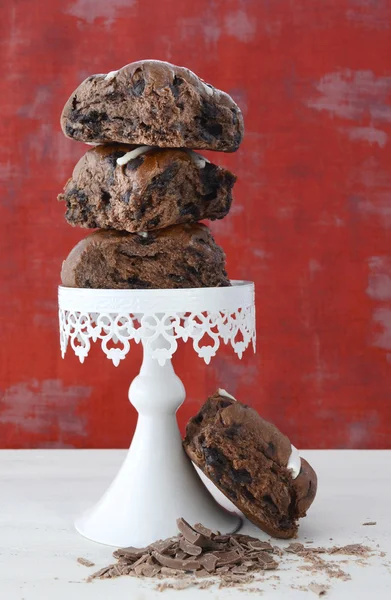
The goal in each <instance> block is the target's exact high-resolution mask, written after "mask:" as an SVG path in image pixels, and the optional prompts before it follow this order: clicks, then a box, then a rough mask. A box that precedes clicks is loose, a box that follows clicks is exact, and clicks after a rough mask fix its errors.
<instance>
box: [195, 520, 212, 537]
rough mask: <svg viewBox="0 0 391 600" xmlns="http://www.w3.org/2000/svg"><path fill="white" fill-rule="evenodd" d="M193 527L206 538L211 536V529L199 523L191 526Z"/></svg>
mask: <svg viewBox="0 0 391 600" xmlns="http://www.w3.org/2000/svg"><path fill="white" fill-rule="evenodd" d="M193 529H195V531H198V533H201V534H202V535H203V536H204V537H206V538H208V539H211V537H212V536H213V531H212V530H211V529H208V528H207V527H205V526H204V525H202V524H201V523H196V524H195V525H194V526H193Z"/></svg>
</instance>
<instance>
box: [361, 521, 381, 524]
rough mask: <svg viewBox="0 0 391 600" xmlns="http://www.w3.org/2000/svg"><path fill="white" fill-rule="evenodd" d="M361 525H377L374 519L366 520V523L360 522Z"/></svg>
mask: <svg viewBox="0 0 391 600" xmlns="http://www.w3.org/2000/svg"><path fill="white" fill-rule="evenodd" d="M362 525H377V522H376V521H368V522H367V523H362Z"/></svg>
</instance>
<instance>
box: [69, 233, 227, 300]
mask: <svg viewBox="0 0 391 600" xmlns="http://www.w3.org/2000/svg"><path fill="white" fill-rule="evenodd" d="M61 279H62V284H63V285H64V286H66V287H80V288H109V289H110V288H111V289H126V288H138V289H155V288H196V287H220V286H228V285H230V282H229V280H228V279H227V274H226V272H225V254H224V252H223V250H222V249H221V248H220V246H218V245H217V244H216V242H215V241H214V238H213V236H212V234H211V232H210V231H209V229H208V227H206V226H205V225H202V224H196V225H174V226H172V227H167V228H166V229H161V230H158V231H156V232H149V233H147V232H142V233H140V234H138V233H127V232H125V231H116V230H114V229H108V230H102V229H101V230H98V231H95V232H94V233H92V234H90V235H89V236H87V237H86V238H84V239H83V240H81V241H80V242H79V243H78V244H77V245H76V246H75V247H74V248H73V250H72V251H71V252H70V254H69V255H68V257H67V258H66V260H65V261H64V263H63V267H62V271H61Z"/></svg>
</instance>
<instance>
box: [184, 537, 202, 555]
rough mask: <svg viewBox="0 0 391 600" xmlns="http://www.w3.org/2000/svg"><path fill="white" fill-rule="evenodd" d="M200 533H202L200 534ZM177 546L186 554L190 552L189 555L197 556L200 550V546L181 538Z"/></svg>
mask: <svg viewBox="0 0 391 600" xmlns="http://www.w3.org/2000/svg"><path fill="white" fill-rule="evenodd" d="M201 535H202V534H201ZM179 547H180V549H181V550H183V552H185V553H186V554H190V555H191V556H198V555H199V554H201V552H202V548H201V546H196V545H195V544H191V543H190V542H188V541H187V540H186V539H182V540H181V541H180V542H179Z"/></svg>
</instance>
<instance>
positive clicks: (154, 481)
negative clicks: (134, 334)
mask: <svg viewBox="0 0 391 600" xmlns="http://www.w3.org/2000/svg"><path fill="white" fill-rule="evenodd" d="M129 399H130V401H131V402H132V404H133V405H134V406H135V408H136V409H137V411H138V413H139V417H138V421H137V427H136V431H135V434H134V437H133V441H132V444H131V447H130V450H129V453H128V455H127V457H126V459H125V462H124V463H123V465H122V467H121V469H120V471H119V473H118V475H117V477H116V478H115V479H114V481H113V483H112V484H111V486H110V487H109V489H108V490H107V492H106V493H105V494H104V496H103V497H102V498H101V499H100V500H99V502H98V503H97V504H96V505H95V506H93V507H92V508H91V509H89V510H88V511H87V512H86V513H85V514H83V515H82V516H81V517H80V518H79V519H77V521H76V523H75V526H76V529H77V531H78V532H79V533H81V534H82V535H83V536H85V537H87V538H89V539H91V540H94V541H96V542H100V543H102V544H108V545H111V546H117V547H121V546H122V547H125V546H136V547H143V546H147V545H148V544H150V543H152V542H154V541H156V540H157V539H164V538H168V537H171V536H173V535H176V533H177V527H176V520H177V519H178V518H179V517H183V518H184V519H186V521H188V522H189V523H191V524H195V523H202V524H203V525H206V526H207V527H209V528H210V529H213V530H214V531H220V532H221V533H232V532H234V531H236V530H237V529H238V528H239V527H240V524H241V520H240V518H239V517H237V516H236V515H233V514H230V513H229V512H227V511H225V510H224V509H223V508H222V507H220V506H219V505H218V504H217V503H216V502H215V500H214V499H213V498H212V496H211V495H210V493H209V492H208V491H207V489H206V488H205V486H204V485H203V483H202V482H201V480H200V478H199V477H198V475H197V473H196V471H195V469H194V467H193V466H192V463H191V462H190V460H189V459H188V457H187V456H186V454H185V452H184V450H183V448H182V440H181V436H180V433H179V430H178V426H177V421H176V417H175V413H176V411H177V409H178V408H179V406H180V405H181V404H182V402H183V401H184V399H185V389H184V387H183V384H182V382H181V380H180V379H179V378H178V377H177V375H176V374H175V372H174V369H173V367H172V363H171V361H170V360H168V361H166V363H165V364H164V366H160V365H159V364H158V362H157V361H156V360H155V359H153V358H152V357H151V355H150V350H147V347H146V345H144V360H143V364H142V367H141V371H140V374H139V375H138V376H137V377H136V378H135V380H134V381H133V383H132V384H131V386H130V389H129Z"/></svg>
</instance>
